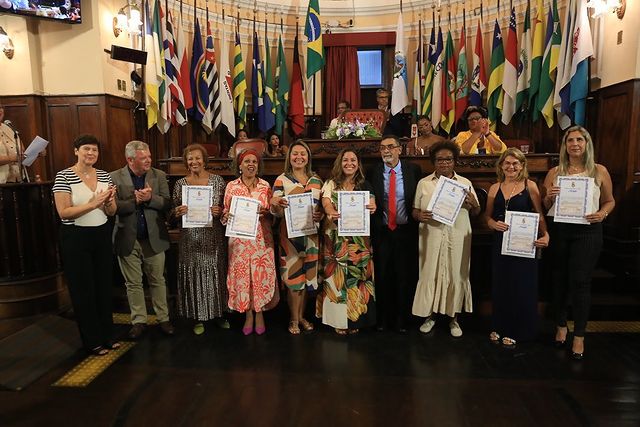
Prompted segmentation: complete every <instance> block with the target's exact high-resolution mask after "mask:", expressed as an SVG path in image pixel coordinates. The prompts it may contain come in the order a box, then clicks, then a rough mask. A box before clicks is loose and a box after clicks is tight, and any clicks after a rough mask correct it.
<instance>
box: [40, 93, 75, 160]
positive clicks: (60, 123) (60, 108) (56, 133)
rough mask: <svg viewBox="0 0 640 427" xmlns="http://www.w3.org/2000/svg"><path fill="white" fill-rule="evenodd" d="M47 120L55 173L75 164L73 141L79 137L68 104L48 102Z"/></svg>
mask: <svg viewBox="0 0 640 427" xmlns="http://www.w3.org/2000/svg"><path fill="white" fill-rule="evenodd" d="M46 120H47V130H48V132H47V133H48V134H49V152H50V153H51V157H52V166H53V170H54V172H57V171H59V170H62V169H64V168H67V167H69V166H71V165H73V164H74V163H75V156H74V154H73V139H74V138H75V136H76V135H77V133H78V132H77V123H75V120H73V114H72V111H71V108H70V105H69V103H68V102H64V103H63V102H62V101H53V102H52V101H51V100H47V101H46Z"/></svg>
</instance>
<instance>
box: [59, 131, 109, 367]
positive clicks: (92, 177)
mask: <svg viewBox="0 0 640 427" xmlns="http://www.w3.org/2000/svg"><path fill="white" fill-rule="evenodd" d="M73 146H74V153H75V155H76V157H77V158H78V161H77V162H76V164H74V165H73V166H71V167H70V168H67V169H64V170H61V171H60V172H58V173H57V174H56V178H55V182H54V185H53V193H54V199H55V203H56V210H57V211H58V215H59V216H60V218H61V219H62V226H61V227H60V251H61V254H62V261H63V265H64V274H65V276H66V278H67V284H68V287H69V294H70V295H71V302H72V304H73V310H74V312H75V315H76V320H77V322H78V329H80V336H81V338H82V343H83V345H84V347H85V349H87V351H88V352H90V353H92V354H95V355H98V356H103V355H105V354H107V353H108V352H109V350H112V349H116V348H118V347H120V344H119V343H117V342H113V341H112V340H111V335H112V328H113V320H112V314H111V289H112V287H113V283H112V277H111V272H112V249H111V227H110V225H109V223H108V222H107V216H113V215H114V214H115V212H116V201H115V197H114V196H115V187H114V186H113V184H112V183H111V177H110V176H109V174H108V173H107V172H105V171H103V170H100V169H96V168H94V165H95V163H96V161H97V160H98V155H99V152H100V144H99V142H98V140H97V139H96V138H95V137H94V136H92V135H82V136H79V137H78V138H77V139H76V140H75V141H74V143H73Z"/></svg>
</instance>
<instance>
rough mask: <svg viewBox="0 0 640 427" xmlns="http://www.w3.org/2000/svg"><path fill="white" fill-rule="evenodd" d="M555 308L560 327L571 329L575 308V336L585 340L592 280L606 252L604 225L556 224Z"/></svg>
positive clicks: (553, 234) (554, 257) (552, 235)
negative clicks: (569, 320) (569, 321)
mask: <svg viewBox="0 0 640 427" xmlns="http://www.w3.org/2000/svg"><path fill="white" fill-rule="evenodd" d="M552 221H553V219H551V222H550V224H552V228H551V233H550V235H551V244H552V254H553V261H552V265H553V267H552V278H553V305H554V311H555V318H556V319H555V320H556V324H557V325H558V326H567V310H568V307H569V305H571V309H572V313H573V321H574V323H575V327H574V335H575V336H577V337H583V336H584V334H585V331H586V329H587V319H588V318H589V309H590V306H591V276H592V274H593V270H594V268H595V266H596V263H597V262H598V257H599V256H600V251H601V250H602V224H600V223H596V224H591V225H580V224H564V223H553V222H552Z"/></svg>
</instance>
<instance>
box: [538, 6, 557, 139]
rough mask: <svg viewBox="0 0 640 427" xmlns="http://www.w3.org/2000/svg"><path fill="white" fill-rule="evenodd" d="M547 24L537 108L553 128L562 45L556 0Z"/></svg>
mask: <svg viewBox="0 0 640 427" xmlns="http://www.w3.org/2000/svg"><path fill="white" fill-rule="evenodd" d="M547 22H548V23H547V37H546V48H545V50H544V59H543V61H542V73H541V75H540V92H539V94H538V106H537V107H538V110H540V112H541V113H542V116H543V117H544V120H545V121H546V122H547V127H551V126H553V93H554V92H553V91H554V88H555V85H556V74H557V71H558V57H559V56H560V43H562V34H561V32H560V15H559V14H558V3H557V1H556V0H553V10H550V11H549V18H548V21H547Z"/></svg>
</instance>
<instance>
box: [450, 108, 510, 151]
mask: <svg viewBox="0 0 640 427" xmlns="http://www.w3.org/2000/svg"><path fill="white" fill-rule="evenodd" d="M464 116H465V118H466V120H467V123H468V125H469V130H468V131H463V132H460V133H459V134H458V136H456V144H458V145H459V146H460V150H461V154H500V153H502V152H503V151H505V150H506V149H507V146H506V145H505V143H504V142H502V140H501V139H500V137H499V136H498V135H497V134H496V133H495V132H493V131H491V130H490V129H489V119H488V117H489V115H488V113H487V110H486V109H484V108H482V107H477V106H475V105H474V106H471V107H469V108H467V110H466V111H465V113H464Z"/></svg>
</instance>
